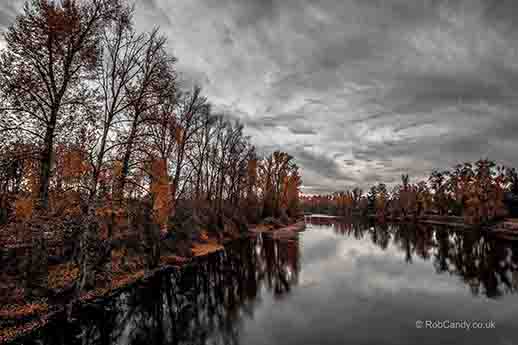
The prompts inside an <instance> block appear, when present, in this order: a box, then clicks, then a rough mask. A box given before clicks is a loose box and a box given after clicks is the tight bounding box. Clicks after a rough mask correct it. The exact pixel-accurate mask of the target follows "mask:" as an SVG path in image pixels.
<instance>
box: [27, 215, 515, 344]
mask: <svg viewBox="0 0 518 345" xmlns="http://www.w3.org/2000/svg"><path fill="white" fill-rule="evenodd" d="M307 220H308V225H307V229H306V231H305V232H303V233H300V234H299V235H298V236H297V237H296V238H294V239H290V240H274V239H272V238H270V237H268V236H258V237H257V238H251V239H245V240H239V241H236V242H234V243H233V244H231V245H229V246H227V247H226V250H225V252H223V253H218V254H214V255H211V256H210V257H208V258H204V259H200V260H199V262H198V263H196V264H195V265H191V266H189V267H186V268H184V269H182V270H180V271H178V272H174V273H172V274H164V275H162V276H160V277H157V278H156V279H153V280H152V281H151V282H149V283H146V284H141V285H140V286H138V287H135V288H133V289H131V290H130V291H127V292H124V293H122V294H121V295H120V296H119V297H118V298H114V299H113V300H112V301H110V302H109V303H107V304H103V305H99V306H96V307H88V308H85V310H84V311H83V312H82V313H81V317H80V319H79V320H77V321H75V322H67V321H65V320H56V321H55V322H53V323H51V324H50V325H49V326H48V327H47V328H46V329H44V330H42V331H40V332H39V334H38V335H37V336H36V337H33V338H32V339H28V340H26V341H25V344H45V345H47V344H48V345H72V344H83V345H84V344H99V345H100V344H106V345H108V344H121V345H122V344H135V345H136V344H146V345H158V344H243V345H276V344H279V345H280V344H282V345H303V344H308V345H326V344H409V345H410V344H411V345H416V344H418V345H424V344H434V345H435V344H441V345H444V344H470V345H473V344H505V345H507V344H517V343H518V294H516V292H517V289H518V245H517V244H518V242H514V243H513V242H510V241H504V240H499V239H495V238H491V237H490V236H488V235H484V234H480V233H477V232H455V231H453V230H448V229H446V228H444V227H442V228H441V227H434V226H428V225H426V226H424V225H419V226H416V225H385V226H382V225H374V224H366V223H347V222H341V221H338V220H334V219H332V218H318V219H317V218H312V219H310V218H308V219H307ZM468 327H469V329H468ZM475 327H478V328H475Z"/></svg>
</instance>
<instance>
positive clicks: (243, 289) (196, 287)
mask: <svg viewBox="0 0 518 345" xmlns="http://www.w3.org/2000/svg"><path fill="white" fill-rule="evenodd" d="M298 243H299V242H298V240H289V241H279V240H273V239H272V238H269V237H265V238H263V237H262V236H259V237H258V238H257V239H251V240H250V239H243V240H240V241H236V242H235V243H232V244H231V245H229V246H227V247H226V249H225V252H222V253H217V254H213V255H211V256H210V257H208V258H204V259H200V260H198V262H196V263H194V264H192V265H189V266H188V267H185V268H183V269H181V270H177V271H175V272H173V273H171V274H167V275H162V276H161V277H156V278H154V279H152V280H151V281H149V282H148V283H146V284H143V285H141V286H139V287H136V288H134V289H131V290H130V291H128V292H124V293H122V294H121V295H120V296H119V297H118V298H115V299H113V300H112V301H110V302H109V303H108V304H103V305H99V306H90V307H88V308H85V309H84V310H83V311H82V312H81V321H80V322H76V323H69V322H67V321H66V320H65V319H64V318H61V319H59V320H56V321H55V322H53V324H51V325H50V326H49V327H47V329H45V330H43V331H41V332H40V333H41V334H40V335H39V338H38V339H32V340H29V341H28V342H26V343H27V344H29V343H31V344H32V343H34V344H49V345H50V344H52V345H56V344H63V345H64V344H67V345H68V344H82V345H87V344H88V345H94V344H95V345H100V344H120V345H122V344H132V345H140V344H146V345H149V344H238V343H239V330H240V326H241V320H242V318H243V316H244V315H246V316H247V317H252V316H253V313H254V310H255V308H256V306H257V305H258V304H260V303H261V298H260V297H261V294H262V293H263V292H266V293H271V294H272V295H273V296H275V298H281V297H283V296H284V295H285V294H287V293H289V292H290V290H291V287H292V286H293V285H295V284H297V281H298V274H299V270H300V260H299V245H298ZM58 325H59V326H58Z"/></svg>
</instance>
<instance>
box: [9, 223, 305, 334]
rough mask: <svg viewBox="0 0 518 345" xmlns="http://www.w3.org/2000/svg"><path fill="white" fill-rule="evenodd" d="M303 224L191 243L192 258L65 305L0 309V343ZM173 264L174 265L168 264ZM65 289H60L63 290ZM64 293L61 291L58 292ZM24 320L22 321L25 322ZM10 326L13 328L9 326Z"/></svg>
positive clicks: (163, 261)
mask: <svg viewBox="0 0 518 345" xmlns="http://www.w3.org/2000/svg"><path fill="white" fill-rule="evenodd" d="M304 229H305V221H304V220H295V221H294V222H292V223H290V224H289V225H286V226H282V227H279V228H276V227H275V226H273V225H264V224H260V225H256V226H249V227H248V230H247V232H246V233H243V234H240V235H238V236H236V237H235V238H225V239H222V240H217V239H209V240H207V241H204V243H202V242H195V243H193V244H192V253H193V255H192V257H190V258H183V257H179V256H161V258H160V264H159V266H158V267H157V268H155V269H153V270H150V271H148V272H145V270H139V271H137V272H131V273H128V274H127V275H126V279H124V280H122V281H121V282H120V283H119V284H118V285H115V286H112V287H109V288H96V289H94V290H91V291H89V292H87V293H85V294H82V295H81V296H79V297H77V298H74V299H72V300H71V301H68V302H67V303H57V304H55V305H48V304H46V306H45V307H43V308H41V309H40V310H38V308H36V310H35V311H34V312H33V313H30V314H26V315H23V314H22V315H20V316H19V317H16V318H9V317H7V316H5V315H4V314H8V313H9V312H10V311H11V312H12V311H13V310H14V311H15V314H16V310H21V309H22V308H26V307H28V308H29V309H30V310H31V309H32V308H31V306H33V305H34V304H33V303H26V304H25V305H20V306H19V308H11V309H9V308H5V309H0V321H3V322H4V323H6V324H7V326H6V327H2V328H0V344H9V343H12V342H14V341H18V340H22V339H23V338H26V337H30V336H31V335H33V334H34V332H37V331H38V330H40V329H41V328H43V327H44V326H45V325H46V324H47V323H49V322H50V321H52V320H53V319H54V318H55V317H56V316H58V315H60V314H63V313H67V314H68V315H69V316H70V315H72V314H73V313H74V311H75V310H79V309H81V308H82V307H85V306H87V305H89V304H97V303H102V302H103V301H106V300H109V299H110V298H113V297H115V296H117V295H118V294H120V293H122V292H124V291H126V290H128V289H131V288H133V287H134V286H135V285H137V284H141V283H145V282H146V281H148V280H149V279H151V278H153V277H155V276H157V275H160V274H164V273H167V272H172V271H174V270H177V269H182V268H184V267H186V266H188V265H194V264H197V261H198V260H199V259H202V258H206V257H207V256H209V255H211V254H214V253H218V252H221V251H224V250H225V245H227V244H229V243H232V242H233V241H237V240H240V239H244V238H250V237H253V236H256V235H259V234H267V235H271V236H272V237H273V238H274V239H290V238H293V237H296V235H297V234H298V233H299V232H302V231H304ZM171 262H174V263H171ZM66 289H67V288H65V289H63V290H66ZM61 292H63V291H61ZM24 320H25V322H24ZM10 323H12V325H9V324H10Z"/></svg>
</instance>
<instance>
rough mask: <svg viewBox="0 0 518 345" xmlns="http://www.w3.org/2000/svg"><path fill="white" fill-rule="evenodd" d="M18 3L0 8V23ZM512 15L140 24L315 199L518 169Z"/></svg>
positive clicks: (231, 9) (303, 14)
mask: <svg viewBox="0 0 518 345" xmlns="http://www.w3.org/2000/svg"><path fill="white" fill-rule="evenodd" d="M22 3H23V2H22V1H21V0H16V1H14V0H1V3H0V28H2V27H3V28H5V26H6V25H7V24H8V23H9V21H11V20H12V19H13V16H14V15H15V13H16V11H17V10H18V9H19V8H20V7H21V4H22ZM517 19H518V1H516V0H498V1H490V0H485V1H479V0H466V1H460V0H459V1H437V0H322V1H311V0H278V1H276V0H174V1H170V0H138V1H137V16H136V21H137V26H138V28H139V29H141V30H151V29H152V28H153V27H154V26H160V27H161V29H162V31H163V33H164V34H165V35H166V36H167V37H168V38H169V46H170V49H171V51H172V52H173V53H174V54H175V56H176V57H177V58H178V59H179V62H178V70H179V71H180V72H181V73H182V75H183V79H185V80H192V81H195V82H197V83H199V84H200V85H201V86H203V88H204V90H205V94H206V95H207V96H208V97H209V99H210V100H211V101H212V103H213V104H214V105H215V106H216V109H218V110H220V111H224V112H226V113H227V114H228V115H231V116H234V117H237V118H239V119H241V120H242V121H243V122H244V123H245V125H246V127H247V133H248V134H249V135H250V136H251V137H252V141H253V143H254V144H255V145H256V146H257V147H258V149H259V151H260V152H270V151H272V150H274V149H282V150H284V151H287V152H289V153H290V154H292V155H293V156H295V158H296V160H297V163H298V164H299V166H300V167H301V168H302V174H303V179H304V187H305V189H304V191H305V192H307V193H318V192H329V191H334V190H340V189H345V188H348V187H352V186H356V185H359V186H362V187H365V186H367V185H370V184H373V183H375V182H378V181H381V182H385V183H392V182H394V181H397V180H399V178H400V175H401V174H402V173H409V174H410V175H411V178H412V179H413V180H415V179H417V178H421V177H423V176H426V175H428V174H429V172H430V171H431V169H432V168H434V167H436V168H447V167H450V166H452V165H454V164H455V163H457V162H461V161H466V160H476V159H478V158H480V157H489V158H492V159H495V160H497V161H498V162H499V163H502V164H507V165H513V166H516V167H518V150H517V149H518V118H517V113H516V111H517V109H518V104H517V102H518V99H517V98H516V95H517V93H518V52H517V48H518V20H517ZM513 21H514V23H513ZM186 85H187V84H186Z"/></svg>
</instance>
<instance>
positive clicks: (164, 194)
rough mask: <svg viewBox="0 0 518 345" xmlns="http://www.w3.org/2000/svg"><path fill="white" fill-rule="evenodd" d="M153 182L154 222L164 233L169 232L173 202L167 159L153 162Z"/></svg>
mask: <svg viewBox="0 0 518 345" xmlns="http://www.w3.org/2000/svg"><path fill="white" fill-rule="evenodd" d="M151 180H152V182H151V194H152V200H153V217H154V221H155V222H156V223H157V224H158V225H159V226H160V230H161V231H162V232H167V225H168V223H169V216H170V215H171V211H172V206H173V200H172V193H171V179H170V178H169V174H168V173H167V161H166V160H165V159H155V160H153V161H152V162H151Z"/></svg>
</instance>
